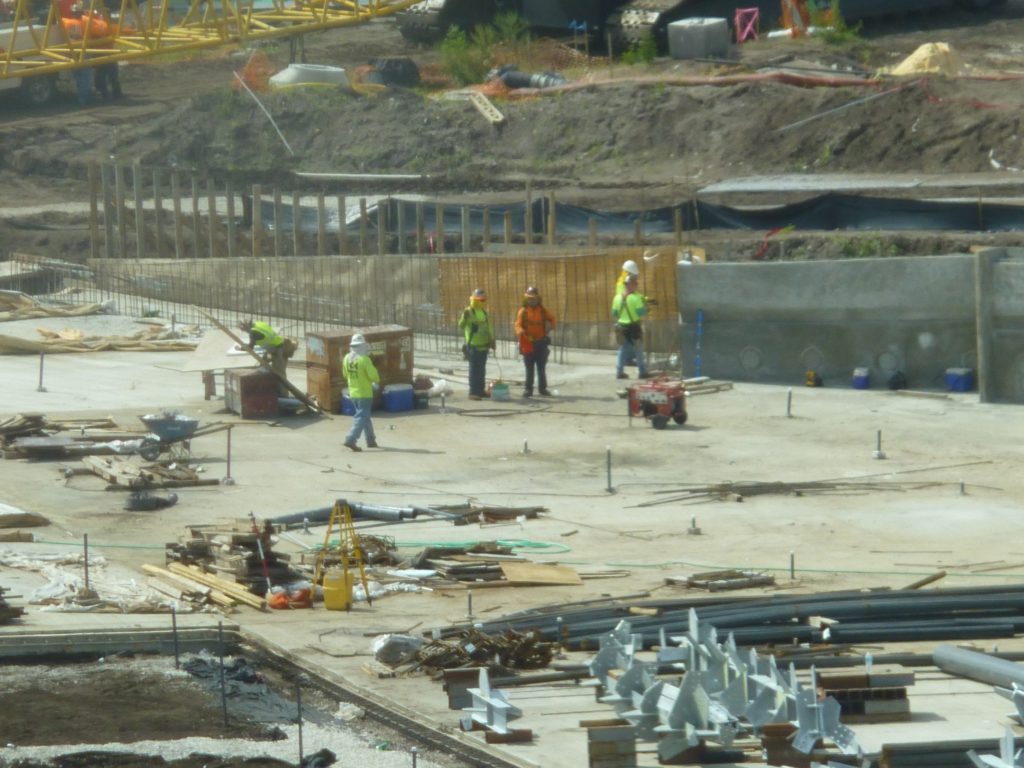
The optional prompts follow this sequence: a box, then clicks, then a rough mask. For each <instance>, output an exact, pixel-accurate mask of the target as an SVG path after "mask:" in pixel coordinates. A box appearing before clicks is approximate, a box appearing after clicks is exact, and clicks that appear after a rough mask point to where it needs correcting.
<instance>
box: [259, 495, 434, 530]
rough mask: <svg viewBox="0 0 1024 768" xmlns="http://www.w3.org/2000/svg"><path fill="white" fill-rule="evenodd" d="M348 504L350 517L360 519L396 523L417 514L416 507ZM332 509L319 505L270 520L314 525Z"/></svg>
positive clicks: (320, 521)
mask: <svg viewBox="0 0 1024 768" xmlns="http://www.w3.org/2000/svg"><path fill="white" fill-rule="evenodd" d="M348 506H349V509H351V510H352V517H354V518H356V519H360V520H383V521H385V522H389V523H398V522H401V521H402V520H415V519H416V515H417V514H419V509H418V508H417V507H385V506H382V505H380V504H360V503H358V502H354V501H350V502H349V504H348ZM333 511H334V507H333V506H330V507H320V508H319V509H309V510H306V511H305V512H294V513H292V514H290V515H281V516H280V517H272V518H270V522H271V523H273V524H274V525H283V526H286V527H287V526H293V525H301V524H302V523H303V522H306V521H308V522H310V523H313V524H314V525H316V524H317V523H326V522H327V521H329V520H330V519H331V512H333Z"/></svg>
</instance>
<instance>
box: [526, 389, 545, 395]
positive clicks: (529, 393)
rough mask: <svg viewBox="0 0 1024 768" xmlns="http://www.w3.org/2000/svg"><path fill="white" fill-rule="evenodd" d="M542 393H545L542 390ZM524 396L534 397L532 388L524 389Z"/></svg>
mask: <svg viewBox="0 0 1024 768" xmlns="http://www.w3.org/2000/svg"><path fill="white" fill-rule="evenodd" d="M541 394H542V395H543V394H544V393H543V392H541ZM523 397H533V390H532V389H524V390H523Z"/></svg>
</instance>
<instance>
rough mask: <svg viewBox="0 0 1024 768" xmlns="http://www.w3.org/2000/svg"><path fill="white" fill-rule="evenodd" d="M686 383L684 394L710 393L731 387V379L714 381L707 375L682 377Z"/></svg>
mask: <svg viewBox="0 0 1024 768" xmlns="http://www.w3.org/2000/svg"><path fill="white" fill-rule="evenodd" d="M683 384H685V385H686V394H687V396H689V395H710V394H712V393H713V392H723V391H725V390H728V389H732V382H731V381H715V380H713V379H711V378H708V377H707V376H696V377H694V378H692V379H683Z"/></svg>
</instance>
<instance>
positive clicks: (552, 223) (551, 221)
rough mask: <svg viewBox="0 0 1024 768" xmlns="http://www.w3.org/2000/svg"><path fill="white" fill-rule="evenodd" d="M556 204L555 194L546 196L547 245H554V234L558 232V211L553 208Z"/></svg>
mask: <svg viewBox="0 0 1024 768" xmlns="http://www.w3.org/2000/svg"><path fill="white" fill-rule="evenodd" d="M556 202H557V201H556V200H555V193H554V192H552V193H550V194H549V195H548V245H554V244H555V233H556V232H557V230H558V209H557V208H556V207H555V204H556Z"/></svg>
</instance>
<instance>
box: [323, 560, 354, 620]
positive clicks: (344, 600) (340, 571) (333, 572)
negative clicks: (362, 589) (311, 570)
mask: <svg viewBox="0 0 1024 768" xmlns="http://www.w3.org/2000/svg"><path fill="white" fill-rule="evenodd" d="M351 607H352V576H351V574H350V573H349V572H348V571H347V570H345V569H344V568H330V569H328V570H326V571H324V608H326V609H327V610H328V611H347V610H349V609H350V608H351Z"/></svg>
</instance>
